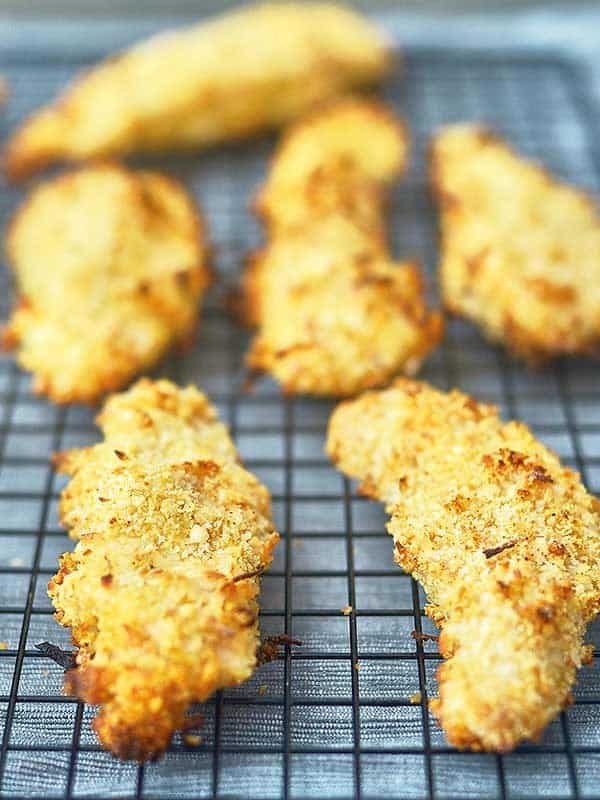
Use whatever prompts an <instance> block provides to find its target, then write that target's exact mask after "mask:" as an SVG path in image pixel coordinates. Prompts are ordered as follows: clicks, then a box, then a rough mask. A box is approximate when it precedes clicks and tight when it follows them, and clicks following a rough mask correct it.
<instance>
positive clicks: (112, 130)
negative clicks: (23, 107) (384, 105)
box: [6, 3, 389, 179]
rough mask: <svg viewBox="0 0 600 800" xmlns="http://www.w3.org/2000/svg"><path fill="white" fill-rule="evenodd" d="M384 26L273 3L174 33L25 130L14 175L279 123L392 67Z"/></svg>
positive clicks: (88, 78)
mask: <svg viewBox="0 0 600 800" xmlns="http://www.w3.org/2000/svg"><path fill="white" fill-rule="evenodd" d="M388 62H389V53H388V49H387V45H386V43H385V42H384V40H383V38H382V36H381V35H380V33H379V32H378V31H377V30H376V29H375V28H374V27H373V26H372V25H371V24H370V23H369V22H368V21H367V20H366V19H364V18H363V17H361V16H359V15H358V14H356V13H355V12H353V11H351V10H349V9H345V8H342V7H340V6H336V5H330V4H326V3H267V4H265V5H257V6H252V7H250V8H246V9H242V10H237V11H234V12H232V13H230V14H226V15H223V16H221V17H218V18H216V19H213V20H209V21H208V22H203V23H201V24H198V25H196V26H193V27H190V28H186V29H181V30H178V31H171V32H168V33H163V34H160V35H158V36H155V37H153V38H151V39H149V40H148V41H145V42H142V43H140V44H138V45H136V46H134V47H131V48H130V49H129V50H126V51H125V52H123V53H122V54H120V55H118V56H117V57H114V58H110V59H108V60H106V61H105V62H103V63H102V64H100V65H99V66H97V67H95V68H94V69H92V70H91V71H90V72H89V73H87V74H86V75H84V76H82V77H81V78H80V79H79V80H78V81H77V82H75V83H74V84H73V85H72V86H71V87H69V88H68V89H67V91H66V92H65V93H64V94H63V95H62V96H61V97H59V98H58V100H56V101H55V102H54V103H53V104H51V105H49V106H47V107H46V108H44V109H42V110H41V111H39V112H37V113H36V114H34V115H33V116H32V117H31V118H30V119H29V120H28V121H26V122H25V123H24V125H23V126H22V127H21V128H20V129H18V130H17V132H16V133H15V134H14V136H13V138H12V139H11V140H10V142H9V144H8V147H7V151H6V170H7V172H8V174H9V175H10V176H11V177H12V178H14V179H18V178H22V177H25V176H27V175H28V174H30V173H31V172H34V171H36V170H38V169H40V168H42V167H44V166H45V165H46V164H48V163H51V162H53V161H56V160H61V159H67V160H82V159H87V158H90V157H99V156H101V157H106V156H115V155H123V154H127V153H134V152H146V153H148V152H150V153H151V152H158V151H166V150H179V149H196V148H200V147H204V146H207V145H210V144H213V143H216V142H222V141H227V140H235V139H240V138H242V137H246V136H249V135H252V134H255V133H257V132H259V131H261V130H263V129H268V128H274V127H279V126H280V125H282V124H284V123H285V122H287V121H288V120H290V119H292V118H294V117H296V116H299V115H300V114H301V113H303V112H304V111H306V110H307V109H308V108H310V107H311V106H313V105H315V104H316V103H319V102H322V101H324V100H327V99H330V98H332V97H335V96H337V95H339V94H341V93H344V92H346V91H348V90H350V89H353V88H355V87H359V86H363V85H366V84H371V83H373V82H375V81H377V80H379V79H380V78H381V77H383V75H384V74H385V73H386V72H387V68H388Z"/></svg>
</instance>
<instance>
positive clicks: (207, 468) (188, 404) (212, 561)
mask: <svg viewBox="0 0 600 800" xmlns="http://www.w3.org/2000/svg"><path fill="white" fill-rule="evenodd" d="M98 423H99V425H100V426H101V428H102V430H103V432H104V441H103V442H102V443H101V444H97V445H94V446H93V447H88V448H84V449H81V450H73V451H70V452H67V453H63V454H61V455H60V456H59V457H58V459H57V462H58V466H59V469H60V470H61V472H65V473H67V474H68V475H71V476H72V480H71V482H70V483H69V485H68V486H67V488H66V489H65V490H64V491H63V493H62V497H61V503H60V514H61V521H62V523H63V524H64V525H65V526H66V527H67V528H68V529H69V531H70V535H71V536H73V537H74V538H78V539H79V543H78V544H77V546H76V548H75V550H74V552H73V553H65V554H64V555H63V556H62V558H61V561H60V570H59V572H58V574H57V575H55V576H54V578H52V580H51V581H50V583H49V585H48V591H49V594H50V597H51V598H52V602H53V604H54V606H55V608H56V618H57V619H58V621H59V622H60V623H61V624H62V625H65V626H67V627H70V628H71V629H72V634H73V641H74V643H75V644H76V645H77V646H78V648H79V651H78V654H77V667H76V668H75V669H74V670H71V671H70V672H68V673H67V677H66V685H67V688H68V690H69V691H71V692H72V693H74V694H76V695H77V696H78V697H79V698H80V699H82V700H84V701H85V702H87V703H97V704H100V705H101V706H102V708H101V711H100V713H99V715H98V716H97V717H96V719H95V720H94V729H95V731H96V733H97V734H98V737H99V739H100V741H101V742H102V744H103V745H104V746H105V747H106V748H108V749H109V750H111V751H112V752H113V753H114V754H115V755H117V756H119V757H120V758H123V759H136V760H138V761H144V760H146V759H148V758H152V757H154V756H157V755H159V754H160V753H161V752H162V751H163V750H164V749H165V747H167V745H168V744H169V741H170V739H171V736H172V734H173V732H174V731H175V730H177V729H179V728H181V727H182V726H184V725H185V722H184V720H185V712H186V710H187V708H188V707H189V705H190V704H191V703H193V702H198V701H203V700H205V699H206V698H207V697H208V696H209V695H211V694H212V693H213V692H214V691H215V690H217V689H219V688H223V687H226V686H234V685H237V684H239V683H241V682H242V681H244V680H246V679H247V678H248V677H249V676H250V675H251V673H252V671H253V670H254V667H255V665H256V648H257V644H258V605H257V602H256V597H257V594H258V590H259V580H258V573H259V572H260V571H262V570H263V569H265V568H266V567H267V566H268V565H269V563H270V561H271V553H272V550H273V548H274V546H275V545H276V543H277V541H278V539H279V537H278V534H277V533H276V531H275V530H274V528H273V522H272V520H271V515H270V498H269V493H268V491H267V489H266V488H265V487H264V486H263V485H262V484H261V483H259V481H258V480H257V479H256V478H255V477H254V476H253V475H251V474H250V473H249V472H247V471H246V470H245V469H244V468H243V467H241V466H240V465H239V464H238V462H237V459H238V457H237V453H236V450H235V447H234V445H233V443H232V441H231V439H230V438H229V435H228V433H227V430H226V428H225V426H224V425H223V424H221V423H220V422H219V421H218V420H217V415H216V412H215V409H214V408H213V407H212V406H211V405H210V403H209V402H208V400H207V399H206V397H205V396H204V395H203V394H202V393H200V392H199V391H197V390H196V389H195V388H193V387H191V386H190V387H188V388H186V389H178V388H177V387H176V386H174V385H173V384H172V383H170V382H169V381H164V380H163V381H157V382H155V383H153V382H151V381H149V380H147V379H142V380H140V381H139V382H138V383H137V384H135V386H134V387H133V388H132V389H130V390H129V391H127V392H125V393H122V394H118V395H113V396H112V397H111V398H110V399H109V400H108V401H107V403H106V405H105V407H104V410H103V411H102V413H101V414H100V416H99V417H98Z"/></svg>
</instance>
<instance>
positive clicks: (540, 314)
mask: <svg viewBox="0 0 600 800" xmlns="http://www.w3.org/2000/svg"><path fill="white" fill-rule="evenodd" d="M431 172H432V182H433V186H434V191H435V192H436V194H437V196H438V198H439V202H440V205H441V234H442V259H441V282H442V291H443V296H444V300H445V304H446V306H447V307H448V309H450V310H451V311H453V312H455V313H457V314H462V315H463V316H465V317H468V318H469V319H472V320H473V321H475V322H477V323H478V324H480V325H481V326H482V328H483V330H484V331H485V333H486V334H487V335H488V336H489V337H490V338H491V339H493V340H496V341H499V342H504V343H505V344H506V346H507V347H509V348H510V349H511V350H513V351H514V352H515V353H516V354H517V355H519V356H521V357H523V358H525V359H527V360H528V361H530V362H539V361H543V360H546V359H549V358H551V357H554V356H559V355H562V354H569V353H572V354H582V355H600V214H599V213H598V208H597V207H596V206H595V205H594V203H593V202H592V200H591V199H590V198H589V197H586V196H585V195H584V194H583V193H582V192H580V191H578V190H576V189H574V188H573V187H571V186H568V185H566V184H563V183H560V182H559V181H557V180H556V179H555V178H553V177H552V176H551V175H550V174H549V173H548V172H546V171H545V170H544V169H543V168H541V167H539V166H538V165H536V164H535V163H532V162H529V161H526V160H524V159H522V158H520V157H519V156H518V155H516V154H515V153H514V152H513V151H512V150H511V149H510V148H509V147H507V145H505V144H504V143H503V142H501V141H500V140H499V139H497V138H496V137H495V136H493V135H492V134H491V133H490V132H488V131H486V130H484V129H482V128H478V127H476V126H471V125H457V126H453V127H450V128H447V129H445V130H443V131H442V132H441V133H440V134H438V136H437V137H436V138H435V140H434V142H433V148H432V163H431Z"/></svg>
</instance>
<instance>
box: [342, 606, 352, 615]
mask: <svg viewBox="0 0 600 800" xmlns="http://www.w3.org/2000/svg"><path fill="white" fill-rule="evenodd" d="M340 611H341V612H342V614H343V615H344V616H345V617H347V616H348V615H349V614H351V613H352V606H344V607H343V608H341V609H340Z"/></svg>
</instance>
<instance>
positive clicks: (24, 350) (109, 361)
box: [3, 164, 209, 403]
mask: <svg viewBox="0 0 600 800" xmlns="http://www.w3.org/2000/svg"><path fill="white" fill-rule="evenodd" d="M7 251H8V257H9V260H10V262H11V264H12V268H13V271H14V273H15V278H16V283H17V290H18V293H19V297H20V299H19V301H18V304H17V306H16V308H15V310H14V312H13V314H12V317H11V319H10V322H9V324H8V326H7V328H6V330H5V332H4V337H3V339H4V344H5V345H7V346H9V347H15V348H17V349H18V354H17V360H18V362H19V363H20V364H21V366H22V367H24V368H25V369H28V370H31V371H32V372H33V373H34V390H35V391H36V392H40V393H43V394H46V395H48V397H50V398H51V399H52V400H54V401H55V402H59V403H62V402H72V401H80V402H86V403H93V402H95V401H96V400H98V398H99V397H100V396H101V395H102V394H104V393H105V392H108V391H111V390H114V389H118V388H120V387H122V386H124V385H125V384H126V383H127V382H128V381H129V380H131V378H133V377H134V376H135V375H136V374H138V373H139V372H141V371H142V370H143V369H144V368H145V367H148V366H150V365H152V364H153V363H154V362H156V361H157V360H158V359H159V358H160V357H161V356H162V355H163V354H164V353H165V351H166V350H167V349H168V348H169V347H170V346H172V345H173V344H176V343H180V344H185V343H186V342H187V341H189V340H190V338H191V337H192V335H193V333H194V330H195V327H196V324H197V319H198V311H199V302H200V299H201V297H202V294H203V292H204V289H205V287H206V286H207V284H208V281H209V272H208V268H207V266H206V243H205V234H204V231H203V224H202V222H201V220H200V218H199V215H198V211H197V209H196V207H195V205H194V203H193V201H192V199H191V198H190V197H188V195H187V193H186V192H185V191H184V189H183V187H182V186H180V185H179V184H178V183H176V182H175V181H172V180H170V179H168V178H166V177H164V176H163V175H160V174H159V173H156V172H130V171H128V170H125V169H124V168H122V167H119V166H116V165H109V164H102V165H98V166H90V167H86V168H82V169H81V170H78V171H75V172H73V173H71V174H68V175H64V176H62V177H59V178H56V179H54V180H52V181H49V182H47V183H45V184H42V185H40V186H38V187H37V188H36V189H35V190H34V191H33V192H32V194H31V195H30V196H29V199H28V200H27V201H26V202H25V204H24V206H23V207H22V208H21V210H20V211H19V212H18V213H17V215H16V217H15V218H14V219H13V221H12V224H11V226H10V228H9V231H8V237H7Z"/></svg>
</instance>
